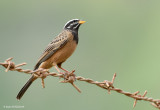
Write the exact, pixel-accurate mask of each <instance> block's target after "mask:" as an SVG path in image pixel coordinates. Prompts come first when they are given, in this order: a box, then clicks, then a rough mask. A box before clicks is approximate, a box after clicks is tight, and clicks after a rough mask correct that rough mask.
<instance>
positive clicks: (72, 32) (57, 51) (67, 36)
mask: <svg viewBox="0 0 160 110" xmlns="http://www.w3.org/2000/svg"><path fill="white" fill-rule="evenodd" d="M85 22H86V21H84V20H80V19H72V20H69V21H68V22H67V23H66V24H65V25H64V28H63V30H62V31H61V33H60V34H59V35H58V36H56V37H55V38H54V39H53V40H52V41H51V42H50V43H49V44H48V46H47V47H46V49H45V50H44V51H43V53H42V55H41V56H40V58H39V59H38V61H37V63H36V65H35V67H34V69H33V70H34V71H36V70H38V69H50V68H51V67H54V68H55V69H56V70H57V71H58V72H59V73H61V74H63V73H62V72H61V71H60V69H61V70H63V71H65V72H68V71H67V70H66V69H64V68H62V63H64V62H65V61H66V60H67V59H68V58H69V57H70V56H71V55H72V53H73V52H74V51H75V49H76V47H77V44H78V41H79V37H78V30H79V27H80V26H81V24H83V23H85ZM36 79H37V77H36V76H35V75H34V74H32V75H31V78H30V79H29V80H28V81H27V83H26V84H25V85H24V86H23V87H22V89H21V90H20V91H19V93H18V95H17V97H16V98H17V99H18V100H20V99H21V98H22V96H23V95H24V93H25V92H26V90H27V89H28V88H29V86H30V85H31V84H32V83H33V82H34V81H35V80H36Z"/></svg>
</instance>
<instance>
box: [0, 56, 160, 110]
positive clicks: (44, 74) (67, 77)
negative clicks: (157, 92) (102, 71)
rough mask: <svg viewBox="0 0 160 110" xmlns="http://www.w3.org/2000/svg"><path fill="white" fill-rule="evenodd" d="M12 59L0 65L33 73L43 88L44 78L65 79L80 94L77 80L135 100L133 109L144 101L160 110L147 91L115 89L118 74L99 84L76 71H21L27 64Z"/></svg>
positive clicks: (25, 71) (24, 71) (159, 106)
mask: <svg viewBox="0 0 160 110" xmlns="http://www.w3.org/2000/svg"><path fill="white" fill-rule="evenodd" d="M12 59H13V58H8V59H7V60H5V62H4V63H0V65H2V66H3V67H5V68H6V70H5V71H6V72H8V71H9V70H10V71H18V72H21V73H26V74H31V73H33V74H35V75H36V76H37V77H38V78H41V79H42V87H43V88H44V87H45V86H44V78H46V77H47V76H53V77H59V78H64V81H61V83H71V84H72V85H73V87H74V88H76V90H77V91H78V92H81V91H80V89H79V88H78V87H77V86H76V85H75V84H74V81H75V80H78V81H84V82H87V83H90V84H94V85H97V86H98V87H100V88H103V89H106V90H107V91H108V93H111V91H115V92H117V93H120V94H124V95H125V96H128V97H130V98H133V99H134V104H133V107H135V106H136V103H137V101H139V100H143V101H148V102H150V103H151V105H153V106H154V107H156V108H157V109H160V99H153V98H149V97H146V95H147V91H145V92H144V94H143V95H138V94H139V91H137V92H135V93H130V92H125V91H123V90H122V89H119V88H115V87H114V85H113V83H114V81H115V78H116V73H115V74H114V75H113V78H112V81H108V80H105V81H103V82H98V81H94V80H92V79H89V78H84V77H81V76H77V77H76V76H75V74H74V72H75V70H73V71H72V72H71V73H67V74H65V75H63V74H58V73H55V72H52V73H50V72H49V71H48V70H47V69H38V70H36V71H32V70H24V69H21V68H20V67H21V66H23V65H26V63H21V64H18V65H15V63H14V62H12V61H11V60H12Z"/></svg>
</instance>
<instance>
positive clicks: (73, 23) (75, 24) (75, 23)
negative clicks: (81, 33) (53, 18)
mask: <svg viewBox="0 0 160 110" xmlns="http://www.w3.org/2000/svg"><path fill="white" fill-rule="evenodd" d="M79 21H80V20H79V19H72V20H70V21H68V22H67V23H66V24H65V26H64V28H65V29H70V30H78V28H79V26H80V24H79Z"/></svg>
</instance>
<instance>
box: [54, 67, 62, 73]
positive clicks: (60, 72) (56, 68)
mask: <svg viewBox="0 0 160 110" xmlns="http://www.w3.org/2000/svg"><path fill="white" fill-rule="evenodd" d="M54 68H55V69H56V70H57V71H58V73H60V74H63V73H62V72H61V71H60V70H59V69H58V68H57V66H54Z"/></svg>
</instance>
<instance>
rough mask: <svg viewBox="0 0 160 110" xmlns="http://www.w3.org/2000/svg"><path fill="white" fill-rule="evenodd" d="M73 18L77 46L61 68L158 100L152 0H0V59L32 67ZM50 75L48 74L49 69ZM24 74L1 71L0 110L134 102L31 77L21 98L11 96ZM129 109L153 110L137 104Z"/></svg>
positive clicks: (120, 106)
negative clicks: (78, 23)
mask: <svg viewBox="0 0 160 110" xmlns="http://www.w3.org/2000/svg"><path fill="white" fill-rule="evenodd" d="M73 18H79V19H82V20H86V21H87V22H86V23H85V24H83V25H82V26H81V27H80V30H79V39H80V41H79V45H78V48H77V49H76V51H75V53H74V54H73V55H72V56H71V57H70V58H69V59H68V60H67V61H66V62H65V63H64V64H63V67H64V68H66V69H68V70H70V71H71V70H73V69H75V70H76V75H77V76H79V75H80V76H83V77H86V78H91V79H94V80H97V81H104V80H111V78H112V76H113V74H114V73H115V72H117V78H116V80H115V83H114V85H115V87H118V88H121V89H123V90H125V91H128V92H136V91H137V90H139V91H140V92H141V94H143V92H144V91H145V90H147V91H148V94H147V96H148V97H153V98H158V99H160V88H159V84H160V43H159V41H160V31H159V29H160V1H159V0H97V1H96V0H94V1H93V0H80V1H79V0H66V1H64V0H45V1H42V0H0V53H1V54H0V61H1V62H3V61H4V60H5V59H7V58H8V57H14V60H13V61H14V62H15V63H16V64H19V63H22V62H26V63H27V65H26V66H24V67H23V68H24V69H32V68H33V67H34V65H35V63H36V61H37V59H38V58H39V56H40V54H41V53H42V51H43V49H45V47H46V46H47V44H48V43H49V42H50V41H51V40H52V39H53V38H54V37H55V36H56V35H57V34H59V33H60V32H61V30H62V28H63V26H64V24H65V23H66V22H67V21H68V20H70V19H73ZM51 71H55V70H54V69H51ZM29 77H30V75H26V74H23V73H18V72H8V73H5V72H4V68H3V67H1V66H0V87H1V90H0V110H3V109H5V108H3V106H5V105H6V106H12V105H18V106H24V108H23V109H24V110H44V109H47V110H51V109H54V110H64V109H67V110H131V109H132V105H133V101H134V100H133V99H131V98H128V97H126V96H124V95H121V94H118V93H116V92H111V95H109V94H108V93H107V91H105V90H103V89H101V88H98V87H96V86H95V85H91V84H87V83H85V82H79V81H76V85H77V86H78V87H79V88H80V89H81V91H82V93H81V94H80V93H78V92H77V91H76V90H75V89H74V88H73V87H72V86H71V85H70V84H62V83H59V79H58V78H54V77H48V78H46V79H45V86H46V88H45V89H42V87H41V80H40V79H38V80H37V81H36V82H34V84H32V86H31V87H30V88H29V90H28V91H27V92H26V94H25V95H24V97H23V98H22V100H20V101H17V100H16V95H17V93H18V92H19V90H20V89H21V87H22V86H23V85H24V83H26V81H27V80H28V79H29ZM134 110H156V108H154V107H152V106H151V105H150V103H148V102H144V101H141V102H138V103H137V106H136V108H135V109H134Z"/></svg>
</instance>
